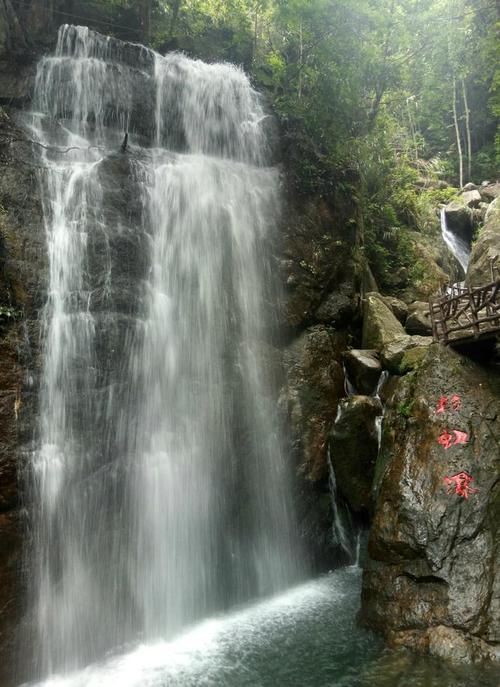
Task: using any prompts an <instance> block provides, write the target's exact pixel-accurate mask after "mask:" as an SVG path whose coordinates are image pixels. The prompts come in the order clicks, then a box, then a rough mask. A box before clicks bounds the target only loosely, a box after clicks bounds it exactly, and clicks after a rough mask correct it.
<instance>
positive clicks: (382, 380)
mask: <svg viewBox="0 0 500 687" xmlns="http://www.w3.org/2000/svg"><path fill="white" fill-rule="evenodd" d="M388 379H389V373H388V371H387V370H383V371H382V372H381V374H380V379H379V380H378V383H377V388H376V389H375V393H374V394H373V396H374V398H376V399H377V400H378V401H380V406H381V408H382V412H381V413H380V415H379V416H378V417H377V419H376V420H375V426H376V428H377V439H378V450H379V452H380V446H381V444H382V422H383V421H384V415H385V406H384V404H383V403H382V399H381V398H380V392H381V391H382V389H383V387H384V385H385V383H386V382H387V380H388Z"/></svg>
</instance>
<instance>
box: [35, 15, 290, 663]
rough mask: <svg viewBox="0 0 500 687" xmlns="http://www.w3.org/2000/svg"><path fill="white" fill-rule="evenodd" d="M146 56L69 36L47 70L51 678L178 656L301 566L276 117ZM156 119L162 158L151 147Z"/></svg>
mask: <svg viewBox="0 0 500 687" xmlns="http://www.w3.org/2000/svg"><path fill="white" fill-rule="evenodd" d="M132 48H133V49H134V50H136V51H138V52H137V54H138V55H139V57H140V60H139V61H140V63H141V64H140V66H141V70H142V71H141V70H139V69H135V68H132V67H130V66H127V65H128V64H129V62H130V59H129V52H128V51H129V50H130V49H132ZM132 48H131V47H130V46H126V45H125V44H121V43H120V42H119V41H114V40H110V39H105V38H103V37H102V36H99V35H98V34H95V33H93V32H92V31H89V30H88V29H86V28H83V27H69V26H64V27H61V29H60V33H59V41H58V45H57V49H56V53H55V56H54V57H47V58H44V59H43V60H42V61H41V62H40V64H39V66H38V72H37V80H36V93H35V108H36V110H37V112H36V113H35V114H33V115H32V118H31V127H32V130H33V132H34V134H35V135H36V136H37V138H38V140H39V141H40V142H41V143H42V144H43V145H44V146H46V149H45V153H44V156H43V161H44V164H45V167H46V170H45V172H44V174H43V177H42V179H41V184H42V191H43V202H44V216H45V222H46V231H47V246H48V254H49V262H50V275H49V297H48V302H47V307H46V310H45V318H44V330H45V359H44V371H43V380H42V389H41V396H40V407H41V420H40V449H39V451H38V452H37V453H36V455H35V456H34V460H33V470H32V474H31V476H30V489H31V493H32V500H33V502H34V508H35V511H34V514H33V528H34V542H33V555H32V558H33V580H32V583H33V585H34V587H35V592H34V598H33V609H34V614H35V616H36V618H35V626H36V632H35V634H36V636H35V638H34V643H35V647H36V648H35V653H36V656H35V664H36V673H37V674H38V675H47V674H51V673H53V672H55V671H57V672H65V671H68V670H72V669H75V668H78V667H80V666H82V665H84V664H85V663H87V662H89V661H91V660H94V659H96V658H99V657H100V656H102V655H103V654H104V653H105V652H106V651H107V650H109V649H112V648H114V647H116V646H118V645H120V644H122V643H125V642H128V641H133V640H134V639H136V638H138V637H142V638H143V639H145V640H149V639H151V638H154V637H160V636H161V637H170V636H172V635H173V634H174V633H176V632H178V631H179V630H180V629H181V628H183V627H185V626H186V625H187V624H188V623H191V622H193V621H194V620H196V619H198V618H202V617H203V616H205V615H207V614H208V613H211V612H214V611H217V610H220V609H223V608H227V607H228V606H230V605H231V604H233V603H235V602H240V601H241V600H243V599H247V598H249V597H252V596H259V595H262V594H265V593H270V592H274V591H276V590H278V589H280V588H282V587H283V586H285V585H287V584H289V583H290V582H291V581H292V580H294V579H296V577H297V574H298V571H299V568H300V565H299V558H300V556H299V555H298V554H297V552H296V546H295V543H294V540H295V535H294V531H295V527H294V520H293V515H292V509H291V506H290V503H289V496H288V494H289V491H290V489H289V483H288V477H289V476H288V470H287V466H286V461H285V460H284V456H283V453H282V450H281V442H280V436H279V430H278V424H279V423H278V420H277V417H276V412H275V403H274V400H273V397H272V393H271V388H270V386H271V385H270V379H269V375H268V374H267V373H266V374H264V373H263V366H264V362H263V351H264V350H265V344H264V343H263V342H264V340H265V338H266V336H267V335H268V332H269V327H268V325H267V324H266V312H265V307H264V304H265V302H266V301H269V300H271V299H272V297H273V290H272V288H271V280H270V270H269V269H268V259H269V248H268V242H269V232H270V230H271V228H272V226H273V224H274V223H275V222H276V217H277V215H278V212H279V191H278V174H277V172H276V170H275V169H273V168H271V167H266V166H265V165H266V151H265V147H266V142H265V136H264V133H263V129H262V123H263V122H264V121H265V113H264V111H263V109H262V106H261V104H260V100H259V96H258V94H256V93H255V92H254V91H253V90H252V88H251V87H250V84H249V82H248V79H247V77H246V76H245V75H244V74H243V72H242V71H240V70H239V69H237V68H235V67H233V66H230V65H210V66H209V65H205V64H203V63H201V62H197V61H192V60H189V59H187V58H185V57H183V56H181V55H169V56H167V57H165V58H163V57H160V56H159V55H156V54H154V53H152V52H150V51H147V50H146V49H144V48H139V47H138V46H132ZM138 87H141V88H142V87H144V89H146V90H145V93H146V94H152V95H153V100H152V101H151V102H150V101H149V100H148V98H147V97H146V96H145V95H144V93H140V94H137V92H136V91H137V88H138ZM137 108H139V110H138V109H137ZM140 108H142V109H140ZM138 113H139V114H138ZM148 117H150V125H149V139H150V141H154V142H155V145H156V148H154V149H151V148H150V149H145V148H139V147H138V146H134V145H133V141H134V136H133V132H134V127H136V129H137V130H138V131H139V130H140V134H139V133H138V134H137V136H136V138H138V137H139V135H140V136H143V137H147V135H148V119H147V118H148ZM127 130H130V132H131V135H130V140H129V147H128V150H127V151H126V152H120V149H119V146H120V142H121V140H122V138H123V132H124V131H127ZM131 142H132V143H131Z"/></svg>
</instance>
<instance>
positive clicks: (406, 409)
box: [397, 399, 415, 419]
mask: <svg viewBox="0 0 500 687" xmlns="http://www.w3.org/2000/svg"><path fill="white" fill-rule="evenodd" d="M414 404H415V400H414V399H411V400H410V401H407V402H406V403H400V404H399V405H398V407H397V411H398V413H399V414H400V415H402V416H403V417H404V418H406V419H408V418H410V417H411V413H412V410H413V406H414Z"/></svg>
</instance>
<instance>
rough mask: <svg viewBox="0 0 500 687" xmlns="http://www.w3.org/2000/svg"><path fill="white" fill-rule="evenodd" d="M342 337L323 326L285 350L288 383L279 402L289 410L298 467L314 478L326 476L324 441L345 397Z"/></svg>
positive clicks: (312, 329) (310, 331)
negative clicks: (341, 361)
mask: <svg viewBox="0 0 500 687" xmlns="http://www.w3.org/2000/svg"><path fill="white" fill-rule="evenodd" d="M344 346H345V344H344V342H343V341H342V337H341V336H339V335H337V334H335V333H334V332H332V331H329V330H328V329H327V328H326V327H324V326H322V325H316V326H315V327H311V328H310V329H307V330H306V331H304V332H303V333H302V334H301V335H300V336H299V337H298V338H297V339H296V340H295V341H294V342H293V343H292V344H291V345H290V346H289V347H288V348H287V349H286V350H285V351H284V366H285V371H286V375H287V383H286V386H285V388H284V391H283V393H282V397H281V404H282V405H283V406H284V407H286V408H287V409H288V416H289V417H290V419H291V423H292V433H293V445H294V447H295V448H296V449H298V450H299V452H300V456H301V458H300V466H301V470H302V471H303V472H304V474H305V475H306V476H307V478H308V479H310V480H312V481H315V480H319V479H322V478H324V477H326V476H327V473H328V467H327V462H326V442H327V436H328V433H329V431H330V427H331V425H332V424H333V421H334V420H335V415H336V413H337V406H338V402H339V400H340V399H341V398H342V397H343V396H344V372H343V369H342V365H341V363H340V356H341V352H342V349H343V348H344Z"/></svg>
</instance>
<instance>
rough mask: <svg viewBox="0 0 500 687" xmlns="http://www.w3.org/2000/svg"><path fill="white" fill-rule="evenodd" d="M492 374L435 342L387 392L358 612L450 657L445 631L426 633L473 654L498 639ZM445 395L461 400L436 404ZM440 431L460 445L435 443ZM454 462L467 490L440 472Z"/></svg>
mask: <svg viewBox="0 0 500 687" xmlns="http://www.w3.org/2000/svg"><path fill="white" fill-rule="evenodd" d="M499 382H500V379H499V377H498V372H496V373H493V372H492V371H485V370H483V369H482V368H480V367H479V366H477V365H476V364H474V363H472V362H470V361H469V360H467V359H465V358H463V357H462V356H460V355H459V354H458V353H456V352H454V351H453V350H451V349H448V348H444V347H442V346H439V345H436V344H435V345H433V346H431V347H430V348H429V349H428V351H427V354H426V356H425V358H424V359H423V360H422V361H421V362H420V364H419V365H418V367H417V369H416V370H415V371H414V372H413V373H412V374H408V375H407V376H405V377H403V378H402V379H400V381H399V382H398V383H397V385H396V389H395V391H394V393H393V395H392V397H391V398H390V399H389V401H388V405H387V413H386V417H385V420H384V429H383V438H382V446H381V451H380V455H379V458H378V460H377V465H376V470H375V487H374V511H375V514H374V519H373V526H372V530H371V534H370V541H369V554H370V560H369V562H368V566H367V568H366V570H365V574H364V583H363V594H362V612H361V617H362V620H363V622H364V623H365V624H367V625H369V626H370V627H373V628H375V629H377V630H378V631H380V632H382V633H383V634H384V635H385V636H386V637H387V638H388V639H389V641H390V642H391V643H393V644H394V645H403V646H407V647H409V648H412V649H416V650H418V651H424V652H428V651H432V652H433V653H434V654H435V655H445V654H446V653H447V652H448V654H450V651H451V650H450V651H448V650H447V649H446V646H445V645H446V642H447V641H448V640H449V637H448V634H449V632H448V631H446V632H444V633H443V632H441V631H437V630H436V628H438V626H444V627H445V628H451V630H452V631H453V632H454V633H456V635H457V636H459V638H460V642H461V650H460V651H462V652H463V651H465V652H466V657H465V659H464V658H463V657H462V659H461V660H471V661H472V660H476V659H477V658H478V657H479V658H480V657H481V656H484V655H487V654H488V653H491V651H490V648H489V645H490V644H491V645H493V644H495V643H498V642H499V641H500V612H499V603H500V586H499V585H500V576H499V574H498V570H499V565H498V522H499V516H500V512H499V509H500V490H499V485H500V482H499V479H498V476H499V473H500V454H499V450H498V446H499V441H500V425H499V423H498V416H499V414H500V401H499V395H498V391H499ZM453 395H458V396H460V399H461V407H460V409H459V410H457V411H453V410H447V411H446V412H445V413H436V406H437V404H438V401H439V398H440V397H441V396H446V397H448V399H449V398H451V397H452V396H453ZM444 429H449V431H450V433H452V436H456V435H454V434H453V430H459V431H464V432H466V433H467V434H468V435H469V441H468V443H466V444H461V443H460V444H457V445H452V446H451V447H450V448H448V449H445V448H444V446H443V445H441V444H440V443H438V437H440V435H441V434H442V432H443V431H444ZM463 471H465V472H467V473H468V474H469V475H471V476H472V477H473V478H474V482H472V486H473V487H477V488H478V489H479V491H478V492H476V493H471V494H469V498H467V499H465V498H463V497H461V496H460V495H459V494H457V493H447V485H446V484H445V483H444V481H443V480H444V477H452V476H454V475H456V474H458V473H460V472H463ZM447 632H448V634H447ZM451 653H453V652H451Z"/></svg>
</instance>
